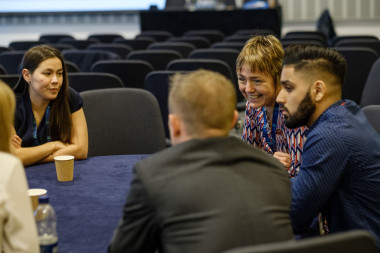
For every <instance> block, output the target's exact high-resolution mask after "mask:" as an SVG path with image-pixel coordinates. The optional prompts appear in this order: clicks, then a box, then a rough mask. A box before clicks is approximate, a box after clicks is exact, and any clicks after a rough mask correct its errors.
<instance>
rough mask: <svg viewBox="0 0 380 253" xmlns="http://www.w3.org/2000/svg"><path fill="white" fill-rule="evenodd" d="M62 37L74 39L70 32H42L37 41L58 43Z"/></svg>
mask: <svg viewBox="0 0 380 253" xmlns="http://www.w3.org/2000/svg"><path fill="white" fill-rule="evenodd" d="M62 39H70V40H75V38H74V37H73V36H72V35H70V34H42V35H41V36H40V39H39V41H41V42H43V43H59V41H60V40H62Z"/></svg>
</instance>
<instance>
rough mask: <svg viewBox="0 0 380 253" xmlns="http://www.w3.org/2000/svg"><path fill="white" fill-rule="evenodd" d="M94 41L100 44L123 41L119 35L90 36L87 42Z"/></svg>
mask: <svg viewBox="0 0 380 253" xmlns="http://www.w3.org/2000/svg"><path fill="white" fill-rule="evenodd" d="M91 39H95V40H97V41H99V42H100V43H112V42H113V41H114V40H115V39H124V37H123V36H121V35H120V34H114V33H109V34H90V35H89V36H88V38H87V40H91Z"/></svg>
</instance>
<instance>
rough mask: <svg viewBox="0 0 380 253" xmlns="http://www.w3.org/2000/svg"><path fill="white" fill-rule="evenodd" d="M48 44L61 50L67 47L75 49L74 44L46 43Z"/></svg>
mask: <svg viewBox="0 0 380 253" xmlns="http://www.w3.org/2000/svg"><path fill="white" fill-rule="evenodd" d="M46 44H47V45H49V46H51V47H54V48H56V49H58V50H59V51H61V52H62V51H63V50H66V49H75V47H74V46H73V45H69V44H64V43H46Z"/></svg>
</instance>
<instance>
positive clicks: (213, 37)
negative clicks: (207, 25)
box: [183, 30, 224, 44]
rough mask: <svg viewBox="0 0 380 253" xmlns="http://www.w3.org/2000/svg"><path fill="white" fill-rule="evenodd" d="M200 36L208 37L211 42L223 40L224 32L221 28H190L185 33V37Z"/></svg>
mask: <svg viewBox="0 0 380 253" xmlns="http://www.w3.org/2000/svg"><path fill="white" fill-rule="evenodd" d="M194 36H200V37H204V38H206V39H208V40H209V41H210V43H211V44H213V43H215V42H219V41H222V40H223V39H224V33H222V32H221V31H219V30H189V31H186V32H185V33H184V34H183V37H194Z"/></svg>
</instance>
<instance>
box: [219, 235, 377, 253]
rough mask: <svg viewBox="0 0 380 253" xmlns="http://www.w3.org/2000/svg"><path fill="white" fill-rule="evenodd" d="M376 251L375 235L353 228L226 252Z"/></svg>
mask: <svg viewBox="0 0 380 253" xmlns="http://www.w3.org/2000/svg"><path fill="white" fill-rule="evenodd" d="M321 252H323V253H340V252H344V253H362V252H366V253H376V252H377V247H376V242H375V240H374V238H373V236H372V235H371V234H370V233H369V232H367V231H364V230H353V231H347V232H341V233H336V234H329V235H325V236H318V237H311V238H307V239H301V240H298V241H296V240H291V241H284V242H277V243H268V244H262V245H257V246H250V247H242V248H238V249H233V250H228V251H225V252H224V253H321Z"/></svg>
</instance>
